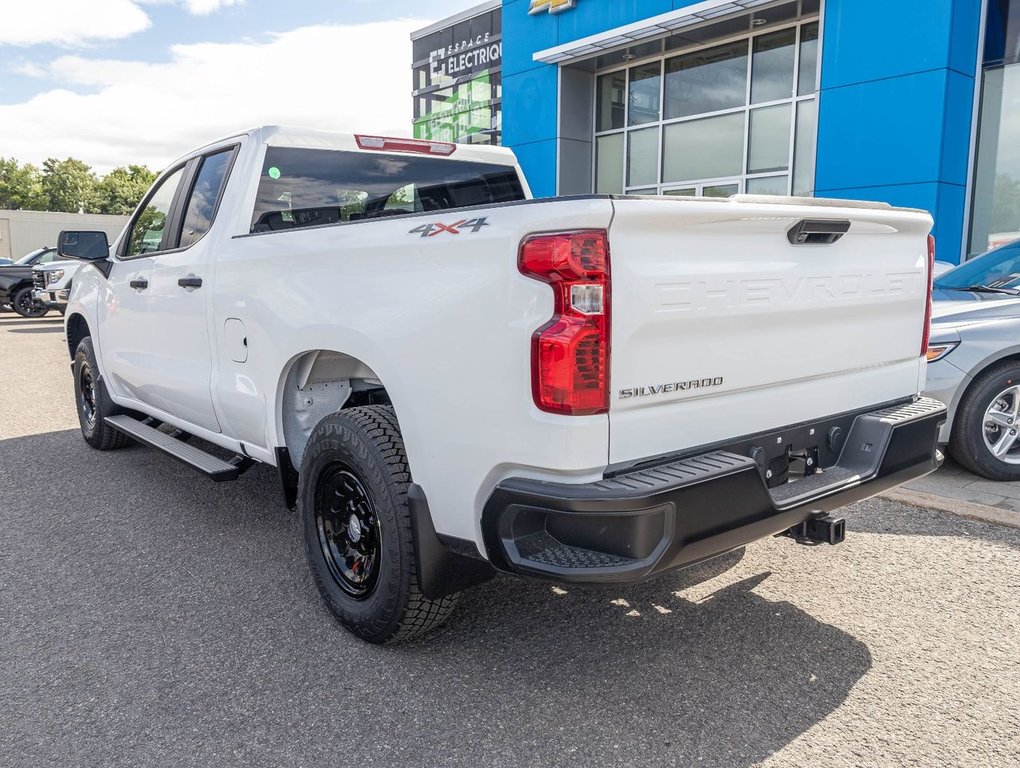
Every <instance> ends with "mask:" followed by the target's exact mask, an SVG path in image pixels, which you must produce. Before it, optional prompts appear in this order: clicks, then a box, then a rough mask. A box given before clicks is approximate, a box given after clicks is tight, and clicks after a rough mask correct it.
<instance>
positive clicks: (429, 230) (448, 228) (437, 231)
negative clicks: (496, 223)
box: [408, 216, 489, 237]
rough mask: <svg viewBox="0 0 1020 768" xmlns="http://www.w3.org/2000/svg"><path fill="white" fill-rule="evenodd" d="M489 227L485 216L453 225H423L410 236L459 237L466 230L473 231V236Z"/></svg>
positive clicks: (438, 223) (462, 220)
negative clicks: (448, 235) (442, 235)
mask: <svg viewBox="0 0 1020 768" xmlns="http://www.w3.org/2000/svg"><path fill="white" fill-rule="evenodd" d="M487 226H489V222H488V220H487V219H486V218H485V217H484V216H483V217H482V218H480V219H461V220H460V221H455V222H454V223H453V224H443V223H442V222H438V221H437V222H436V223H434V224H422V225H421V226H420V227H415V228H414V229H412V230H411V231H410V232H408V234H409V235H421V236H422V237H435V236H436V235H441V234H442V233H443V232H446V233H448V234H451V235H459V234H460V233H461V231H463V230H465V229H469V230H471V232H472V233H473V234H476V235H477V234H478V233H479V232H481V231H482V227H487Z"/></svg>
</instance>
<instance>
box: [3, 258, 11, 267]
mask: <svg viewBox="0 0 1020 768" xmlns="http://www.w3.org/2000/svg"><path fill="white" fill-rule="evenodd" d="M13 263H14V262H13V261H11V260H10V259H0V267H9V266H10V265H11V264H13Z"/></svg>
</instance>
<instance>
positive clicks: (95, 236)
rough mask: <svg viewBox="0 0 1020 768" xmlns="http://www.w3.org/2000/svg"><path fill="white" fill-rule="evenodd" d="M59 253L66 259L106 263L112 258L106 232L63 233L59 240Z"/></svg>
mask: <svg viewBox="0 0 1020 768" xmlns="http://www.w3.org/2000/svg"><path fill="white" fill-rule="evenodd" d="M57 253H58V254H60V256H61V257H63V258H65V259H80V260H82V261H104V260H106V259H108V258H109V257H110V241H109V240H107V239H106V233H105V232H70V231H66V230H65V231H63V232H61V233H60V238H59V239H58V240H57Z"/></svg>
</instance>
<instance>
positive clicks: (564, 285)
mask: <svg viewBox="0 0 1020 768" xmlns="http://www.w3.org/2000/svg"><path fill="white" fill-rule="evenodd" d="M518 267H519V269H520V270H521V273H522V274H524V275H526V276H528V277H533V278H535V279H536V280H541V281H542V282H543V283H548V284H549V285H550V286H552V289H553V299H554V309H553V317H552V320H550V321H549V322H548V323H546V324H545V325H543V326H542V327H541V328H539V329H538V330H537V331H535V335H534V336H533V337H532V342H531V383H532V391H533V393H534V397H535V405H537V406H538V407H539V408H541V409H542V410H543V411H548V412H549V413H561V414H567V415H571V416H582V415H589V414H595V413H606V412H607V411H608V410H609V308H610V300H609V299H610V297H609V287H610V283H609V240H608V237H607V235H606V232H605V230H596V231H590V232H570V233H566V234H560V235H535V236H533V237H529V238H527V239H525V240H524V241H523V242H522V243H521V250H520V256H519V259H518Z"/></svg>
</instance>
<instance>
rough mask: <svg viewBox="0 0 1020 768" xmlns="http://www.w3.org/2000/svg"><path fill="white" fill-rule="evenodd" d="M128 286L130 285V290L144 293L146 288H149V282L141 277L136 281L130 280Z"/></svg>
mask: <svg viewBox="0 0 1020 768" xmlns="http://www.w3.org/2000/svg"><path fill="white" fill-rule="evenodd" d="M128 285H130V286H131V287H132V288H137V289H138V290H140V291H144V290H145V289H146V288H148V287H149V281H148V280H146V279H145V278H144V277H143V278H139V279H138V280H132V281H131V282H130V283H128Z"/></svg>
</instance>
